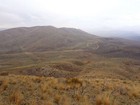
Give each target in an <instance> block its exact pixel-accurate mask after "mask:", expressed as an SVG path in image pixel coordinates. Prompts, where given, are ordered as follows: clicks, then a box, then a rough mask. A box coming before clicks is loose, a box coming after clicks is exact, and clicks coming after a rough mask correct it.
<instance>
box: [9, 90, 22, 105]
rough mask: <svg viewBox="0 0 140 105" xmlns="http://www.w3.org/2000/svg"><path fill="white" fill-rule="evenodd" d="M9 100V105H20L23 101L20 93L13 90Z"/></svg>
mask: <svg viewBox="0 0 140 105" xmlns="http://www.w3.org/2000/svg"><path fill="white" fill-rule="evenodd" d="M9 98H10V102H11V103H14V104H16V105H20V104H21V102H22V100H23V94H22V93H21V91H20V90H15V91H13V93H12V94H11V96H10V97H9Z"/></svg>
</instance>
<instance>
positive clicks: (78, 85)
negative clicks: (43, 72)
mask: <svg viewBox="0 0 140 105" xmlns="http://www.w3.org/2000/svg"><path fill="white" fill-rule="evenodd" d="M139 82H140V81H131V80H120V79H107V78H106V79H86V78H85V79H83V78H68V79H65V78H54V77H38V76H23V75H19V76H17V75H9V76H1V77H0V105H139V104H140V103H139V102H140V84H139Z"/></svg>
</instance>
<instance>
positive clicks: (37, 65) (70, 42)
mask: <svg viewBox="0 0 140 105" xmlns="http://www.w3.org/2000/svg"><path fill="white" fill-rule="evenodd" d="M139 75H140V44H139V42H133V41H129V40H124V39H118V38H103V37H97V36H95V35H91V34H88V33H86V32H84V31H82V30H79V29H73V28H55V27H52V26H41V27H38V26H37V27H29V28H27V27H21V28H14V29H9V30H4V31H1V32H0V105H139V104H140V76H139Z"/></svg>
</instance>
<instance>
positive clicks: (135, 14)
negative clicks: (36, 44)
mask: <svg viewBox="0 0 140 105" xmlns="http://www.w3.org/2000/svg"><path fill="white" fill-rule="evenodd" d="M38 25H53V26H56V27H75V28H80V29H83V30H86V31H92V30H94V31H95V30H110V29H121V28H125V27H137V26H138V27H139V26H140V0H0V28H11V27H21V26H38Z"/></svg>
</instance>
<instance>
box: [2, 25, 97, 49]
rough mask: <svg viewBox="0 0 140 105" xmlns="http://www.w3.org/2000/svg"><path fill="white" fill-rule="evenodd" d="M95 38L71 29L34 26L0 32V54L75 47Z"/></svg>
mask: <svg viewBox="0 0 140 105" xmlns="http://www.w3.org/2000/svg"><path fill="white" fill-rule="evenodd" d="M91 38H92V39H94V38H96V36H91V35H90V34H88V33H86V32H84V31H81V30H78V29H72V28H55V27H52V26H36V27H29V28H27V27H21V28H13V29H8V30H4V31H1V32H0V52H26V51H36V52H38V51H48V50H49V51H50V50H58V49H61V48H66V47H71V46H75V45H77V44H81V43H85V42H86V41H88V40H90V39H91Z"/></svg>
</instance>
